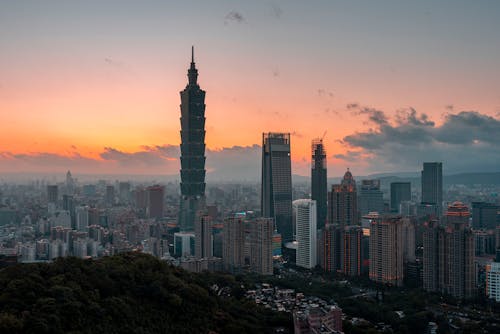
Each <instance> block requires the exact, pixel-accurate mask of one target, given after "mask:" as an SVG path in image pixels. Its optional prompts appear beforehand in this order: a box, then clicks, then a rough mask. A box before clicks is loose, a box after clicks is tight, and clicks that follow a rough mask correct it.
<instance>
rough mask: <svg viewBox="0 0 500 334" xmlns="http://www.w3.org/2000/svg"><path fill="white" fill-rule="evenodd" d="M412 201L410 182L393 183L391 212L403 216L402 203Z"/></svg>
mask: <svg viewBox="0 0 500 334" xmlns="http://www.w3.org/2000/svg"><path fill="white" fill-rule="evenodd" d="M409 201H411V183H410V182H391V212H394V213H399V214H403V215H404V213H402V212H401V211H402V210H401V207H400V205H401V202H409Z"/></svg>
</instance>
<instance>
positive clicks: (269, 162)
mask: <svg viewBox="0 0 500 334" xmlns="http://www.w3.org/2000/svg"><path fill="white" fill-rule="evenodd" d="M261 186H262V188H261V213H262V216H263V217H265V218H274V221H275V223H276V227H277V230H278V233H280V234H281V238H282V242H283V243H286V242H290V241H292V240H293V226H292V169H291V159H290V134H289V133H263V134H262V184H261Z"/></svg>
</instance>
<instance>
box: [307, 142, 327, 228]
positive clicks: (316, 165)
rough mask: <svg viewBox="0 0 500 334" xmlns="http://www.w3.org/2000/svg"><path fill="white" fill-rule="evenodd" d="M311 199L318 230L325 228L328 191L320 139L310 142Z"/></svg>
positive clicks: (324, 153)
mask: <svg viewBox="0 0 500 334" xmlns="http://www.w3.org/2000/svg"><path fill="white" fill-rule="evenodd" d="M311 199H313V200H315V201H316V209H317V211H316V217H317V219H316V224H317V228H318V230H320V229H322V228H323V227H324V226H325V221H326V212H327V208H326V207H327V202H328V190H327V187H326V151H325V147H324V146H323V140H322V139H314V140H313V142H312V162H311Z"/></svg>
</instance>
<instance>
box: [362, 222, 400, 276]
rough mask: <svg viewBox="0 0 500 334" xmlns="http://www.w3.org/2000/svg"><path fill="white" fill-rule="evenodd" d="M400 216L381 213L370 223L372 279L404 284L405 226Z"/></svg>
mask: <svg viewBox="0 0 500 334" xmlns="http://www.w3.org/2000/svg"><path fill="white" fill-rule="evenodd" d="M402 226H403V224H402V219H401V217H400V216H389V215H381V216H379V217H377V218H374V219H373V220H372V221H371V223H370V279H371V280H373V281H375V282H378V283H384V284H392V285H395V286H402V285H403V278H404V265H403V263H404V256H403V255H404V254H403V249H404V247H403V228H402Z"/></svg>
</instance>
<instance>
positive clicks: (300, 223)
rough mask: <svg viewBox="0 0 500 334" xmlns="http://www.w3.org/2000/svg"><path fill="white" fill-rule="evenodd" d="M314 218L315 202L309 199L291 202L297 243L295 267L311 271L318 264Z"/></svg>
mask: <svg viewBox="0 0 500 334" xmlns="http://www.w3.org/2000/svg"><path fill="white" fill-rule="evenodd" d="M316 218H317V216H316V201H314V200H311V199H298V200H296V201H293V219H294V222H295V230H296V232H295V235H296V239H297V242H298V248H297V257H296V265H297V266H299V267H303V268H308V269H311V268H314V267H315V266H316V264H317V262H318V258H317V254H316V247H317V231H316V223H317V222H316Z"/></svg>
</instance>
